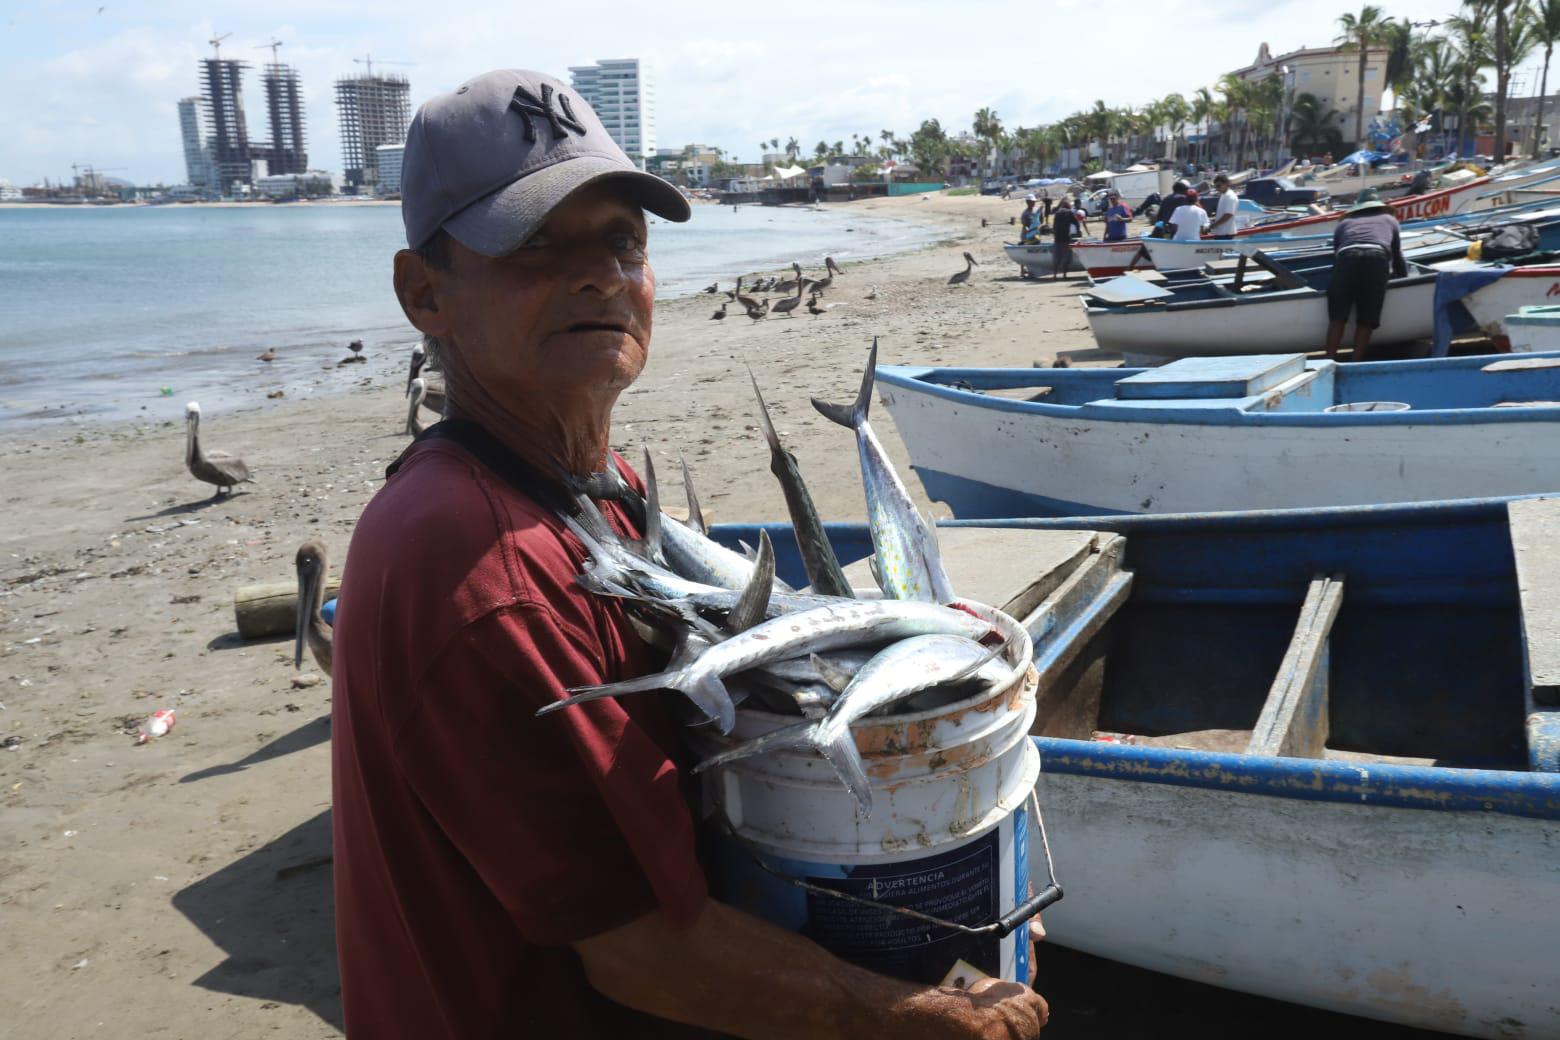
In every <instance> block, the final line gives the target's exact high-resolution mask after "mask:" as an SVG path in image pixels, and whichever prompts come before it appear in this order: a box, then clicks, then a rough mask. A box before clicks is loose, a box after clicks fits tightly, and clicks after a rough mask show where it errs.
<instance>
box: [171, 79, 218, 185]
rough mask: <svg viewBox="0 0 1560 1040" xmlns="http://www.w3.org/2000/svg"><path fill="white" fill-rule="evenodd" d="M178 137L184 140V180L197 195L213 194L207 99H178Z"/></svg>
mask: <svg viewBox="0 0 1560 1040" xmlns="http://www.w3.org/2000/svg"><path fill="white" fill-rule="evenodd" d="M179 135H180V136H181V137H182V138H183V139H184V179H185V182H186V183H188V184H189V185H190V187H192V188H195V189H197V190H199V191H215V190H216V186H215V181H216V171H215V169H214V168H213V167H212V159H211V113H210V110H209V109H208V108H207V106H206V99H205V98H201V97H187V98H180V99H179Z"/></svg>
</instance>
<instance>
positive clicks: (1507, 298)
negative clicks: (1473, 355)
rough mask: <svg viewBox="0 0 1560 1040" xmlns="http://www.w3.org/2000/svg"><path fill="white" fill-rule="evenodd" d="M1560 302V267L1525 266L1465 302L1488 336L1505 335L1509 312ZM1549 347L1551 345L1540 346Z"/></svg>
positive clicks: (1479, 291)
mask: <svg viewBox="0 0 1560 1040" xmlns="http://www.w3.org/2000/svg"><path fill="white" fill-rule="evenodd" d="M1557 302H1560V270H1554V269H1551V268H1542V269H1533V270H1532V271H1530V272H1523V271H1522V269H1521V268H1518V269H1517V270H1516V271H1513V272H1512V273H1511V274H1508V275H1506V276H1505V277H1504V278H1499V279H1497V280H1495V281H1493V282H1491V283H1489V284H1488V285H1483V286H1480V287H1479V288H1478V289H1475V290H1474V291H1473V292H1471V293H1469V294H1468V295H1467V296H1464V297H1463V298H1462V300H1461V303H1462V305H1463V306H1464V307H1466V308H1468V313H1469V314H1471V315H1472V316H1473V320H1474V321H1476V322H1478V323H1479V328H1480V329H1481V330H1483V331H1484V332H1485V333H1487V334H1488V335H1492V336H1498V335H1503V334H1504V333H1505V331H1506V326H1505V319H1506V316H1507V315H1510V314H1515V313H1517V312H1518V311H1519V310H1521V309H1522V308H1523V307H1540V306H1543V305H1545V304H1554V303H1557ZM1538 349H1547V348H1538Z"/></svg>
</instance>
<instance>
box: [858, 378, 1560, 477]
mask: <svg viewBox="0 0 1560 1040" xmlns="http://www.w3.org/2000/svg"><path fill="white" fill-rule="evenodd" d="M1290 353H1294V352H1293V351H1291V352H1290ZM1231 356H1237V355H1231ZM1529 356H1530V357H1532V358H1546V357H1549V358H1560V351H1546V352H1542V353H1534V354H1531V355H1529ZM1509 359H1510V355H1507V354H1479V355H1471V356H1470V357H1468V358H1457V359H1455V360H1457V361H1482V362H1483V363H1485V364H1488V363H1489V362H1491V361H1499V360H1509ZM1447 360H1448V359H1446V358H1413V359H1408V360H1402V361H1361V362H1357V363H1355V364H1354V365H1352V366H1351V371H1355V372H1362V373H1364V372H1365V371H1366V370H1369V369H1372V368H1374V367H1376V366H1383V367H1385V366H1400V367H1398V368H1396V369H1395V370H1396V371H1398V372H1412V371H1416V370H1427V369H1433V368H1435V367H1447V366H1446V361H1447ZM1401 366H1407V367H1401ZM1468 367H1469V368H1470V369H1476V366H1474V365H1471V364H1470V365H1469V366H1468ZM1057 371H1063V370H1060V369H1044V368H951V367H946V366H936V365H879V366H878V367H877V376H876V378H877V381H878V383H879V384H886V385H888V386H893V387H898V388H899V389H901V390H906V391H913V392H915V393H921V394H927V395H929V396H932V397H939V398H943V399H945V400H948V401H950V402H953V403H956V404H964V405H967V406H969V407H972V408H982V409H986V410H988V411H994V412H1012V413H1016V414H1019V415H1032V416H1037V417H1043V418H1048V419H1069V420H1074V421H1089V422H1096V421H1097V422H1113V423H1143V424H1152V425H1164V424H1172V425H1176V426H1239V425H1252V426H1273V427H1280V428H1284V427H1299V428H1304V427H1317V428H1321V429H1331V428H1334V427H1345V428H1346V427H1371V426H1458V425H1478V424H1484V423H1535V422H1544V423H1552V422H1555V421H1557V420H1560V405H1557V406H1554V407H1548V408H1546V407H1533V408H1497V407H1494V406H1493V405H1486V406H1482V407H1478V408H1423V409H1410V410H1408V411H1403V412H1326V411H1316V412H1281V411H1269V410H1261V411H1245V410H1243V409H1240V408H1236V407H1233V404H1232V406H1231V407H1228V408H1218V407H1208V406H1202V407H1187V408H1173V407H1158V408H1132V407H1125V406H1124V407H1120V408H1114V407H1097V408H1092V409H1090V407H1089V406H1090V404H1092V403H1093V402H1086V403H1084V404H1077V405H1072V404H1047V403H1045V402H1043V401H1015V400H1012V399H1011V398H1006V397H992V396H990V395H989V394H982V393H978V392H976V391H973V390H961V389H959V388H958V387H954V386H949V385H946V384H942V383H932V382H928V381H927V380H926V379H924V378H923V377H924V376H925V375H926V374H928V373H934V372H935V373H941V374H944V375H946V376H947V377H948V378H951V379H961V378H962V379H965V380H966V381H969V380H968V377H969V376H971V375H977V374H978V375H979V376H980V377H981V378H982V379H983V380H987V381H989V380H992V379H994V378H995V379H1001V377H1003V376H1010V377H1011V378H1012V380H1013V383H1012V384H1011V386H1012V388H1014V389H1017V388H1021V387H1038V386H1042V385H1044V382H1043V381H1042V380H1041V379H1039V378H1037V374H1038V373H1041V372H1057ZM1065 371H1069V372H1070V371H1077V370H1073V369H1067V370H1065ZM1085 371H1089V370H1085ZM1112 371H1117V372H1120V373H1122V376H1121V378H1126V377H1127V376H1129V375H1132V374H1135V373H1137V372H1144V371H1149V370H1148V369H1142V368H1121V369H1114V370H1112ZM1001 386H1002V384H1001V383H1000V382H993V383H992V385H991V387H990V388H991V389H997V388H1000V387H1001ZM1252 396H1257V397H1260V396H1262V395H1260V394H1258V395H1252ZM1230 400H1231V402H1234V401H1237V400H1241V399H1240V398H1230ZM1556 490H1560V489H1556Z"/></svg>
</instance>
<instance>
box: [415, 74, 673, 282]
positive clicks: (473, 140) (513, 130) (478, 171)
mask: <svg viewBox="0 0 1560 1040" xmlns="http://www.w3.org/2000/svg"><path fill="white" fill-rule="evenodd" d="M607 178H613V179H616V180H620V181H621V182H622V186H623V189H624V191H625V192H627V193H629V194H630V195H632V196H633V197H634V198H635V199H636V200H637V201H638V203H639V205H641V206H642V207H644V208H645V209H647V210H649V211H650V212H651V213H654V214H655V215H656V216H658V217H664V218H665V219H667V220H676V221H683V220H687V219H688V218H689V216H691V215H692V212H691V210H690V209H689V208H688V200H687V199H685V198H683V195H682V192H680V191H678V190H677V188H675V187H674V186H673V185H672V184H670V183H669V182H667V181H664V180H662V179H661V178H660V177H657V176H655V175H654V174H651V173H645V172H644V171H643V170H640V169H637V168H636V167H635V166H634V164H633V162H632V161H630V160H629V158H628V156H627V155H625V154H624V153H623V149H621V148H619V147H618V145H617V142H615V141H613V140H612V138H611V137H610V136H608V134H607V131H606V128H605V127H603V126H602V125H601V120H600V119H599V118H597V116H596V113H595V112H593V111H591V108H590V106H589V105H587V104H586V103H585V101H584V99H583V98H581V97H580V96H579V95H578V94H576V93H575V92H574V91H573V90H571V89H570V88H569V87H567V86H565V85H564V84H563V83H562V82H560V81H559V80H557V79H554V78H553V77H551V76H546V75H543V74H542V73H540V72H528V71H526V70H523V69H499V70H497V71H495V72H488V73H485V74H483V75H481V76H478V77H476V78H475V79H473V80H469V81H467V82H466V83H463V84H462V85H461V86H459V87H458V88H456V89H455V91H454V92H453V93H450V94H440V95H439V96H437V97H435V98H431V99H430V100H428V101H427V102H425V103H424V104H423V106H422V107H421V108H419V109H418V110H417V114H416V115H415V116H413V117H412V124H411V126H410V127H409V128H408V129H407V131H406V151H405V153H404V155H403V157H402V162H401V219H402V221H403V222H404V223H405V224H406V242H407V244H408V245H409V246H411V247H412V248H413V249H415V248H417V247H418V246H421V245H422V244H423V243H425V242H427V241H428V240H429V239H430V238H432V237H433V235H434V233H435V232H436V231H438V230H439V228H441V227H442V228H444V230H446V231H448V232H449V233H450V234H451V235H453V236H455V238H456V239H457V240H458V241H459V242H460V243H461V244H462V245H464V246H466V247H467V248H468V249H471V250H474V251H476V252H478V253H481V254H482V255H484V256H503V255H504V254H506V253H509V252H512V251H513V250H514V249H516V248H518V247H519V246H520V245H521V244H522V243H523V242H525V240H526V239H527V238H529V237H531V235H532V234H533V233H534V232H535V231H536V229H537V228H539V227H541V226H542V225H543V224H544V223H546V221H547V215H548V214H549V213H551V212H552V210H553V208H554V207H556V206H557V205H558V204H559V203H560V202H562V201H563V200H564V199H566V198H568V197H569V196H570V195H572V194H573V193H574V192H576V191H578V190H579V189H581V188H583V187H585V186H586V185H587V184H594V183H596V182H597V181H600V180H604V179H607Z"/></svg>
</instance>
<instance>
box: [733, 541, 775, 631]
mask: <svg viewBox="0 0 1560 1040" xmlns="http://www.w3.org/2000/svg"><path fill="white" fill-rule="evenodd" d="M774 588H775V550H774V546H772V545H770V544H769V532H768V531H765V530H763V529H762V528H760V529H759V532H758V558H757V559H756V560H755V561H754V563H753V577H752V579H751V580H749V581H748V585H747V588H745V589H743V590H742V595H741V596H740V597H738V599H737V605H736V606H734V607H732V608H731V612H730V613H728V614H727V615H726V631H728V632H731V633H733V634H735V633H737V632H746V631H747V630H748V629H750V628H752V627H753V626H754V625H756V624H758V623H759V622H760V621H762V620H764V616H765V615H766V614H768V613H769V595H770V593H772V592H773V591H774Z"/></svg>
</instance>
